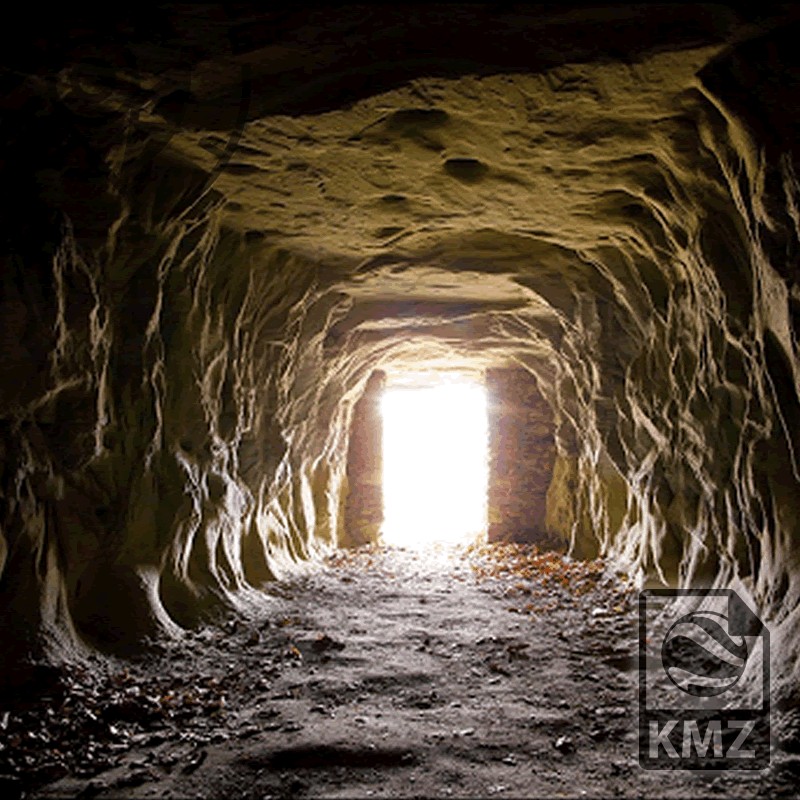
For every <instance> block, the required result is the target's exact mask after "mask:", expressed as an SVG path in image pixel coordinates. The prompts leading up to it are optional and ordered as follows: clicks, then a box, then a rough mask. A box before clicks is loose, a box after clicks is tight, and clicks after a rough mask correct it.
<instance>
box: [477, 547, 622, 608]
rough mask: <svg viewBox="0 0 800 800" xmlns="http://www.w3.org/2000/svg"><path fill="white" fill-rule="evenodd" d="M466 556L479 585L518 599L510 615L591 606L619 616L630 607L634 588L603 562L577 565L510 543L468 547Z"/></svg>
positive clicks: (562, 557)
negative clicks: (489, 585)
mask: <svg viewBox="0 0 800 800" xmlns="http://www.w3.org/2000/svg"><path fill="white" fill-rule="evenodd" d="M467 556H468V557H469V558H470V560H471V562H472V563H471V566H472V571H473V573H474V575H475V577H476V578H477V579H478V580H479V581H482V582H487V583H488V582H492V581H494V582H497V583H499V586H498V587H497V588H498V590H499V591H500V592H501V594H502V596H503V597H509V598H512V597H513V598H520V600H521V601H522V602H521V604H520V605H518V606H513V607H511V608H509V611H516V612H519V613H526V614H536V613H542V612H549V611H555V610H556V609H562V608H564V607H565V606H568V607H572V608H581V607H587V605H589V604H591V606H592V607H593V609H597V608H601V609H602V610H603V611H609V612H613V613H620V614H621V613H623V612H625V611H627V610H628V609H629V608H630V604H631V600H632V597H633V593H634V586H633V584H632V583H631V581H630V579H629V577H628V576H627V575H626V574H625V573H622V572H615V571H614V570H613V569H611V568H610V567H609V565H608V563H607V562H606V561H604V560H602V559H594V560H591V561H578V560H574V559H572V558H570V557H569V556H565V555H563V554H561V553H556V552H552V551H548V552H541V551H540V550H539V549H538V547H536V545H533V544H511V543H497V544H480V545H472V546H470V547H468V548H467ZM587 600H588V601H590V603H587Z"/></svg>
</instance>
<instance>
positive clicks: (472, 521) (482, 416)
mask: <svg viewBox="0 0 800 800" xmlns="http://www.w3.org/2000/svg"><path fill="white" fill-rule="evenodd" d="M382 415H383V512H384V522H383V527H382V533H383V541H384V542H385V543H386V544H392V545H403V546H411V547H419V546H423V545H425V544H429V543H448V544H456V543H469V542H471V541H475V540H476V539H477V538H478V537H479V536H481V535H482V534H483V533H484V531H485V530H486V526H487V517H486V513H487V512H486V491H487V482H488V472H489V469H488V429H487V427H488V426H487V419H486V389H485V387H484V386H483V385H481V384H480V383H476V382H466V381H460V382H452V383H442V384H439V385H434V386H426V387H420V388H417V387H413V388H409V387H395V388H392V387H390V388H387V390H386V391H385V392H384V395H383V398H382Z"/></svg>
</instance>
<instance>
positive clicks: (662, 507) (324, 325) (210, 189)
mask: <svg viewBox="0 0 800 800" xmlns="http://www.w3.org/2000/svg"><path fill="white" fill-rule="evenodd" d="M200 8H201V7H197V8H196V9H195V10H192V9H191V8H189V7H185V6H180V7H159V9H158V10H156V11H154V12H152V14H149V15H139V14H138V13H134V12H130V13H128V12H126V11H125V10H124V9H116V10H113V9H110V10H109V11H108V12H107V13H106V14H105V15H103V16H97V17H96V18H92V19H85V20H80V21H78V22H76V23H74V24H72V25H70V24H68V22H67V21H65V20H63V19H59V18H57V17H53V18H52V19H50V20H49V21H39V22H38V23H35V24H34V23H32V24H31V26H30V28H29V29H25V27H24V25H22V26H21V27H18V29H17V30H16V31H15V41H14V42H10V43H9V47H7V48H5V49H4V51H3V54H4V55H3V69H2V73H1V74H0V81H2V88H3V97H4V101H3V103H4V106H3V115H2V122H3V126H2V137H3V147H4V157H5V162H4V165H3V179H4V182H3V185H4V187H5V190H6V192H7V195H8V196H9V197H10V198H12V202H10V203H8V204H7V211H6V214H5V215H4V217H3V219H2V221H0V234H2V235H1V236H0V250H1V252H0V258H1V259H2V297H1V298H0V319H2V326H0V332H1V333H0V335H2V354H3V357H2V359H0V447H1V448H2V454H3V456H2V472H1V473H0V635H2V638H3V641H4V642H8V647H7V648H4V652H3V654H2V658H3V660H4V661H5V662H8V663H9V664H13V663H18V662H19V661H20V660H21V659H23V658H25V657H35V656H46V657H49V658H57V657H61V656H63V655H65V654H69V653H70V652H72V651H73V650H74V649H76V648H79V647H85V646H91V647H100V648H102V649H106V650H114V651H118V652H129V651H130V650H132V649H134V648H136V647H139V646H141V645H142V643H146V641H147V640H148V639H150V638H152V637H154V636H159V635H163V634H169V633H171V632H175V631H176V630H178V629H179V628H180V627H181V626H188V625H192V624H195V623H196V622H197V620H198V619H200V618H202V617H203V616H207V615H210V614H214V613H215V612H216V610H217V609H220V608H228V607H231V606H234V607H242V606H245V605H246V604H247V603H248V602H251V601H252V600H253V599H254V598H255V597H257V590H258V587H259V586H261V585H263V584H264V582H266V581H269V580H271V579H273V578H274V577H276V576H280V575H282V574H285V573H286V571H287V570H289V569H292V568H294V565H296V564H298V563H300V562H302V561H303V560H304V559H308V558H312V557H314V556H315V555H316V554H319V553H320V552H324V550H325V549H326V548H329V547H333V546H334V545H335V544H336V542H337V537H338V536H339V531H340V521H341V511H340V509H341V508H342V501H343V496H344V495H343V492H344V491H345V477H346V464H347V452H348V432H349V430H350V427H349V426H350V421H351V417H352V409H353V405H354V403H355V402H356V400H357V399H358V397H360V395H361V393H362V391H363V389H364V386H365V385H366V381H367V378H368V376H369V375H370V374H371V373H372V372H373V371H374V370H376V369H385V370H390V369H395V370H396V369H403V368H412V367H413V368H424V369H434V368H438V367H448V368H453V369H456V368H457V369H466V370H473V371H480V370H484V369H487V368H505V367H522V368H525V369H527V370H528V371H530V372H531V373H532V374H533V375H534V376H535V379H536V382H537V384H538V386H539V387H540V390H541V392H542V395H543V396H544V398H545V399H546V400H547V402H548V403H549V404H550V406H551V408H552V411H553V419H554V425H555V443H556V449H557V457H556V461H555V464H554V468H553V476H554V477H553V482H552V485H551V489H550V493H549V495H548V502H547V512H546V514H547V517H546V520H547V526H548V528H549V529H550V530H552V531H554V532H555V533H556V534H557V535H558V536H559V537H560V538H561V539H562V540H563V541H564V542H569V546H570V548H571V550H572V552H573V553H574V554H576V555H587V556H588V555H593V554H596V553H602V554H604V555H607V556H609V557H611V558H615V559H617V560H618V561H619V563H620V564H624V565H625V566H626V568H627V569H629V570H630V571H631V572H632V573H634V574H638V575H639V576H640V577H641V579H642V581H646V580H650V581H658V582H664V583H670V584H686V585H689V584H691V585H705V584H711V585H725V586H737V587H739V588H741V589H742V590H743V591H744V592H745V593H746V594H747V595H748V596H749V597H750V599H751V600H752V602H753V603H754V604H755V605H756V606H757V607H758V608H759V610H760V611H761V612H762V613H763V614H764V615H765V616H766V617H767V618H768V619H769V620H770V622H771V624H772V626H773V636H774V641H775V642H776V645H775V647H776V652H779V653H781V654H782V656H781V658H780V659H779V660H778V662H777V663H776V664H775V665H774V674H775V676H776V678H775V680H776V686H778V687H779V688H780V690H781V692H782V693H783V694H784V695H785V696H786V697H791V696H792V693H793V692H794V691H795V687H797V686H798V684H799V681H798V678H799V677H800V676H798V674H797V672H796V671H797V669H798V667H797V664H798V663H800V660H798V659H797V658H796V656H797V642H798V626H799V625H800V613H799V612H798V601H799V600H800V564H798V560H800V556H799V555H798V553H800V549H798V546H797V542H798V537H800V522H798V519H797V515H796V513H795V509H796V506H797V498H798V494H799V493H798V488H800V468H798V458H800V439H798V426H797V420H798V418H799V417H800V399H799V398H800V389H799V387H800V359H799V358H798V336H799V335H800V280H799V279H798V267H797V254H798V248H799V247H800V212H798V209H799V208H800V184H799V183H798V180H797V171H798V168H797V165H796V162H797V159H798V152H797V144H796V140H795V136H794V132H795V130H796V127H797V113H796V108H797V96H798V86H797V82H796V79H795V76H796V74H797V56H796V53H795V50H796V48H795V45H794V42H795V41H796V34H797V17H798V14H797V11H796V9H795V8H794V7H787V6H772V5H769V4H767V5H765V6H759V7H758V8H753V9H751V10H744V9H742V8H741V7H739V6H726V5H713V4H711V5H704V4H692V5H680V6H675V5H669V4H663V5H659V6H655V7H652V6H650V5H648V6H637V7H629V6H607V7H606V6H587V7H585V8H584V7H580V6H578V5H569V6H568V7H566V8H563V9H562V8H558V9H555V8H554V7H552V6H543V7H541V8H535V9H534V8H531V9H524V8H505V7H504V8H503V9H500V10H498V11H495V10H492V9H490V8H489V7H488V6H487V7H483V6H481V7H475V8H468V7H465V8H464V9H462V10H461V11H459V13H455V12H454V11H453V10H452V9H450V11H447V10H446V9H445V8H444V7H437V8H433V9H431V10H427V11H426V10H425V9H424V8H423V7H418V8H416V10H415V12H414V13H409V12H408V11H407V10H404V11H403V12H402V13H401V14H399V15H398V13H397V12H395V11H391V10H387V11H385V12H379V11H376V12H374V14H372V13H370V14H366V13H364V10H363V8H361V9H356V8H354V7H353V8H351V7H345V8H343V9H342V10H339V11H335V12H334V11H327V12H326V11H323V10H317V11H315V12H314V13H312V14H310V15H304V14H301V13H299V12H298V13H297V14H292V13H289V14H286V15H282V16H281V15H277V16H276V15H272V14H263V15H262V16H259V13H260V12H258V11H255V10H253V9H250V8H249V7H243V6H237V7H236V9H232V10H226V9H225V8H223V7H218V6H209V7H202V8H204V9H205V10H202V11H201V10H200ZM382 15H383V16H382ZM37 25H39V27H37ZM41 26H44V27H43V28H42V27H41ZM47 26H49V27H47ZM599 30H602V31H603V35H602V36H598V34H597V32H598V31H599ZM445 34H446V35H445ZM532 43H537V44H538V46H537V47H533V46H532ZM532 53H533V55H532ZM0 668H2V665H0Z"/></svg>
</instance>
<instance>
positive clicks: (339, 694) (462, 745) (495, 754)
mask: <svg viewBox="0 0 800 800" xmlns="http://www.w3.org/2000/svg"><path fill="white" fill-rule="evenodd" d="M636 634H637V628H636V606H635V593H634V592H633V590H632V588H631V587H629V586H628V585H627V584H626V583H625V578H624V576H620V575H616V574H614V573H613V572H610V571H609V570H608V569H607V568H606V567H605V565H604V564H602V563H601V562H572V561H570V560H568V559H564V558H563V557H562V556H557V555H554V554H541V555H539V554H537V553H536V552H535V550H532V549H531V548H525V547H514V546H501V547H485V546H484V547H472V548H466V549H465V548H460V549H459V548H447V549H445V548H438V549H432V550H428V551H424V552H415V551H409V550H402V549H392V548H362V549H360V550H358V551H349V552H344V553H342V554H340V555H337V556H335V557H334V558H332V559H329V560H328V562H326V563H325V564H322V565H320V566H319V567H318V568H314V569H311V570H309V571H308V572H307V573H305V574H303V575H302V576H300V577H297V578H294V579H292V580H291V581H287V582H281V583H278V584H276V585H275V586H274V588H273V590H272V591H271V592H270V593H269V594H268V595H267V597H266V599H265V603H264V606H263V609H261V610H259V611H254V612H253V613H252V614H251V615H249V616H248V617H247V618H243V617H239V618H236V619H230V620H228V621H227V622H225V623H223V624H221V625H219V626H214V627H207V628H204V629H202V630H199V631H194V632H190V633H187V634H186V636H185V637H184V638H183V640H182V641H180V642H175V643H174V644H172V645H170V646H169V647H165V648H164V649H163V650H162V652H161V653H160V654H158V655H155V656H149V657H148V658H147V659H141V660H138V661H135V662H127V663H122V662H106V661H103V662H100V661H98V662H97V664H94V665H83V666H75V667H73V668H71V669H70V670H68V671H67V672H66V673H59V675H58V676H57V677H56V676H54V677H53V680H52V685H51V686H50V687H49V688H48V689H47V691H46V692H45V695H44V697H41V698H39V699H38V700H37V701H35V702H33V701H31V702H30V703H27V704H25V705H19V706H16V707H13V708H12V710H10V711H3V710H2V708H0V796H2V797H3V798H7V797H15V796H16V797H21V796H26V797H48V798H52V797H76V796H79V797H102V798H111V797H137V798H138V797H174V798H182V797H198V798H199V797H203V798H223V797H224V798H228V797H234V798H269V797H275V798H279V797H281V798H282V797H290V796H291V797H326V798H356V797H358V798H365V797H442V796H443V797H494V796H496V797H499V798H514V797H517V798H523V797H524V798H538V797H547V798H550V797H569V798H572V797H575V798H580V797H588V798H599V797H665V798H667V797H670V798H672V797H694V798H700V797H710V798H724V797H778V796H786V797H789V796H794V794H795V788H794V787H795V781H796V780H797V776H796V775H794V773H793V772H792V770H789V771H788V772H787V770H786V769H785V765H784V767H782V768H780V769H776V768H773V769H772V770H770V771H769V772H766V773H756V774H747V773H743V772H736V773H716V774H707V773H704V774H692V773H684V772H680V773H678V772H648V771H645V770H642V769H640V768H639V766H638V762H637V755H636V748H637V732H636V731H637V722H636V709H637V698H636V689H637V673H636V663H637V662H636V660H635V654H636V648H637V641H636Z"/></svg>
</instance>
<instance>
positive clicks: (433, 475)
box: [339, 367, 567, 550]
mask: <svg viewBox="0 0 800 800" xmlns="http://www.w3.org/2000/svg"><path fill="white" fill-rule="evenodd" d="M554 434H555V425H554V418H553V412H552V409H551V408H550V406H549V404H548V403H547V402H546V400H545V398H544V397H543V396H542V394H541V392H540V390H539V387H538V384H537V382H536V379H535V377H534V376H533V375H531V373H529V372H528V371H527V370H524V369H519V368H508V367H498V368H494V367H492V368H488V369H487V370H486V371H485V373H480V372H477V371H475V372H458V373H456V372H451V373H448V372H443V373H432V372H425V373H412V372H407V373H406V372H398V373H395V374H393V375H387V374H386V373H385V372H383V371H382V370H376V371H375V372H373V373H372V375H371V376H370V378H369V379H368V381H367V383H366V386H365V389H364V392H363V394H362V396H361V398H360V399H359V400H358V402H357V403H356V405H355V408H354V410H353V419H352V425H351V435H350V443H349V449H348V457H347V490H346V493H345V495H344V497H343V499H344V515H343V523H344V524H343V526H342V529H341V532H340V538H339V543H340V545H342V546H345V547H357V546H359V545H362V544H367V543H374V542H377V541H379V540H382V541H383V542H385V543H386V544H402V545H410V546H417V545H423V544H426V543H428V542H449V543H454V542H465V541H466V542H469V541H475V540H476V539H479V538H483V537H484V535H485V538H486V539H487V541H489V542H529V543H533V544H536V545H538V546H540V547H542V548H546V549H558V550H560V549H564V548H565V547H566V544H567V543H566V542H565V541H563V540H562V539H560V538H559V537H558V536H557V535H556V534H554V533H553V531H551V530H550V529H548V522H547V503H548V492H549V489H550V486H551V483H552V481H553V475H554V470H555V463H556V447H555V435H554ZM556 499H558V498H556Z"/></svg>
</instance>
